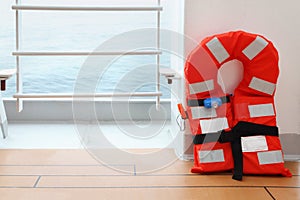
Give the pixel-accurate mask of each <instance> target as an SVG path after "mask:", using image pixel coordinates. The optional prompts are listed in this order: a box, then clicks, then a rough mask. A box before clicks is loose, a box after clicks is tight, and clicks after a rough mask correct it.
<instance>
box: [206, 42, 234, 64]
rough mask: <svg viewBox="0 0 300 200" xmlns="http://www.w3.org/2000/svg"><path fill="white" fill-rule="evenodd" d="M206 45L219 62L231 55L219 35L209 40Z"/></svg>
mask: <svg viewBox="0 0 300 200" xmlns="http://www.w3.org/2000/svg"><path fill="white" fill-rule="evenodd" d="M206 46H207V48H208V49H209V50H210V52H211V53H212V54H213V55H214V57H215V58H216V59H217V61H218V62H219V63H222V62H223V61H224V60H226V59H227V58H229V56H230V55H229V53H228V52H227V50H226V49H225V48H224V46H223V45H222V43H221V42H220V40H219V39H218V38H217V37H214V38H213V39H212V40H210V41H209V42H207V43H206Z"/></svg>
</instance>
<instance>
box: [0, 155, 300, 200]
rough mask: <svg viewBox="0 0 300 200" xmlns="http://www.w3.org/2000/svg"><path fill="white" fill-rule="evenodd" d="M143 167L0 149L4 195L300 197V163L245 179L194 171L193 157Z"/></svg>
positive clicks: (55, 199)
mask: <svg viewBox="0 0 300 200" xmlns="http://www.w3.org/2000/svg"><path fill="white" fill-rule="evenodd" d="M170 152H171V151H170ZM170 155H171V153H170ZM173 156H174V155H173ZM142 165H143V163H139V161H135V162H134V163H129V164H128V163H126V164H124V165H121V164H120V165H119V167H121V168H119V169H121V170H122V169H124V170H125V171H128V172H130V173H129V174H124V173H122V172H120V171H116V170H114V169H112V168H109V167H107V166H104V165H103V164H100V163H99V162H97V161H96V160H95V159H94V158H93V157H92V156H91V155H90V154H88V153H87V152H86V151H85V150H0V199H3V200H4V199H5V200H15V199H22V200H40V199H42V200H48V199H51V200H65V199H67V200H69V199H70V200H71V199H72V200H79V199H80V200H81V199H85V200H89V199H97V200H98V199H101V200H102V199H118V200H119V199H132V200H135V199H139V200H141V199H146V200H147V199H149V200H150V199H151V200H153V199H163V200H164V199H170V200H177V199H178V200H179V199H180V200H183V199H184V200H186V199H206V200H208V199H213V200H218V199H245V200H247V199H251V200H253V199H255V200H260V199H263V200H264V199H284V200H286V199H288V200H293V199H295V200H297V199H300V163H299V162H287V163H286V167H288V168H289V169H290V170H291V172H292V174H293V177H292V178H285V177H268V176H245V177H244V179H243V181H242V182H239V181H234V180H232V179H231V175H230V174H226V173H224V174H213V175H197V174H191V173H190V168H191V166H192V165H193V163H192V162H187V161H179V160H177V161H176V162H174V163H173V164H172V165H170V166H168V167H166V168H163V169H161V170H158V171H156V172H153V173H150V174H149V173H148V174H140V173H139V171H138V170H137V169H138V168H139V166H142Z"/></svg>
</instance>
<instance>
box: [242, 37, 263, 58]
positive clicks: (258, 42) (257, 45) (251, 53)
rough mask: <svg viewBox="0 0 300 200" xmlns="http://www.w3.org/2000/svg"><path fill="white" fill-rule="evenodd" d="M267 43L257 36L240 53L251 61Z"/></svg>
mask: <svg viewBox="0 0 300 200" xmlns="http://www.w3.org/2000/svg"><path fill="white" fill-rule="evenodd" d="M267 45H268V42H267V41H266V40H265V39H263V38H262V37H260V36H257V37H256V38H255V40H254V41H253V42H252V43H251V44H249V46H247V47H246V48H245V49H244V50H243V51H242V52H243V54H244V55H245V56H247V57H248V58H249V60H252V59H253V58H254V57H255V56H257V55H258V54H259V53H260V52H261V51H262V50H263V49H264V48H265V47H266V46H267Z"/></svg>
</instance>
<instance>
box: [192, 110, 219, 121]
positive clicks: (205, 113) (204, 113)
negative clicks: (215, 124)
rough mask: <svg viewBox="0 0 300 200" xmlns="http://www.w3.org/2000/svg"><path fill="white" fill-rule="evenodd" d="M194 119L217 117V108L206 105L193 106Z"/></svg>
mask: <svg viewBox="0 0 300 200" xmlns="http://www.w3.org/2000/svg"><path fill="white" fill-rule="evenodd" d="M191 112H192V119H203V118H212V117H217V112H216V109H214V108H211V109H207V108H205V107H191Z"/></svg>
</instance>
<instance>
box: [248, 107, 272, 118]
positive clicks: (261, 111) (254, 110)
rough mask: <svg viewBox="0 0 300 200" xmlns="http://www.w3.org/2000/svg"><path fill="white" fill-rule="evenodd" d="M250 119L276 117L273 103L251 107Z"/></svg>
mask: <svg viewBox="0 0 300 200" xmlns="http://www.w3.org/2000/svg"><path fill="white" fill-rule="evenodd" d="M248 109H249V113H250V117H251V118H252V117H267V116H275V111H274V108H273V104H272V103H267V104H258V105H249V106H248Z"/></svg>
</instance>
